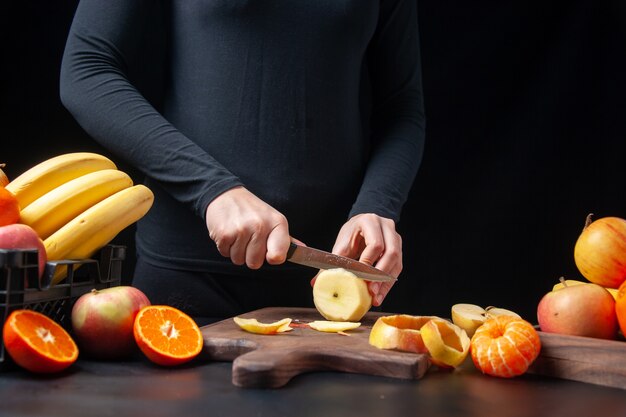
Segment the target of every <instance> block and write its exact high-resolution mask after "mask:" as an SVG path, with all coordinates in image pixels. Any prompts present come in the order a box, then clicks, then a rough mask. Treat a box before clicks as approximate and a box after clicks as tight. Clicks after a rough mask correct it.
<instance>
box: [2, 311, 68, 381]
mask: <svg viewBox="0 0 626 417" xmlns="http://www.w3.org/2000/svg"><path fill="white" fill-rule="evenodd" d="M2 337H3V342H4V346H5V348H6V350H7V352H8V353H9V355H10V356H11V358H12V359H13V360H14V361H15V363H17V364H18V365H20V366H21V367H23V368H25V369H27V370H29V371H31V372H38V373H53V372H59V371H62V370H63V369H65V368H67V367H68V366H70V365H71V364H73V363H74V362H76V359H78V347H77V346H76V343H74V340H73V339H72V337H71V336H70V334H69V333H68V332H67V331H66V330H65V329H63V327H61V326H60V325H59V324H58V323H57V322H55V321H54V320H52V319H51V318H50V317H48V316H45V315H44V314H42V313H39V312H36V311H32V310H23V309H20V310H15V311H13V312H12V313H11V314H10V315H9V317H8V318H7V320H6V321H5V323H4V327H3V330H2Z"/></svg>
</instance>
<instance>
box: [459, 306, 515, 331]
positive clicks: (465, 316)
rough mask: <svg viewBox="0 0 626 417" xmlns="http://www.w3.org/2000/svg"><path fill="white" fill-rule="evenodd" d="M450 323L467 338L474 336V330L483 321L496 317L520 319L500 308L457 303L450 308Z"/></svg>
mask: <svg viewBox="0 0 626 417" xmlns="http://www.w3.org/2000/svg"><path fill="white" fill-rule="evenodd" d="M451 310H452V322H453V323H454V324H456V325H457V326H459V327H460V328H462V329H463V330H465V332H466V333H467V335H468V336H469V337H472V336H473V335H474V332H476V329H477V328H478V327H480V326H481V325H482V324H483V323H484V322H485V320H487V319H488V318H490V317H496V316H513V317H520V316H519V314H517V313H515V312H514V311H511V310H507V309H505V308H500V307H492V306H489V307H487V308H483V307H481V306H479V305H476V304H468V303H458V304H454V305H453V306H452V309H451Z"/></svg>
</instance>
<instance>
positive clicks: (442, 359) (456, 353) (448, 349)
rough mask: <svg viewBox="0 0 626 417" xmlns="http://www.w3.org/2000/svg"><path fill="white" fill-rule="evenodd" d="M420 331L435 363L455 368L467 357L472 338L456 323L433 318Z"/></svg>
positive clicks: (443, 366)
mask: <svg viewBox="0 0 626 417" xmlns="http://www.w3.org/2000/svg"><path fill="white" fill-rule="evenodd" d="M420 332H421V334H422V340H423V342H424V346H426V349H427V350H428V353H429V354H430V360H431V362H432V363H433V364H435V365H437V366H439V367H442V368H455V367H457V366H459V365H460V364H461V363H463V361H464V360H465V358H467V356H468V354H469V350H470V338H469V336H468V335H467V332H466V331H465V330H464V329H462V328H461V327H459V326H457V325H456V324H454V323H451V322H450V321H448V320H444V319H432V320H429V321H428V322H426V324H424V325H423V326H422V327H421V329H420Z"/></svg>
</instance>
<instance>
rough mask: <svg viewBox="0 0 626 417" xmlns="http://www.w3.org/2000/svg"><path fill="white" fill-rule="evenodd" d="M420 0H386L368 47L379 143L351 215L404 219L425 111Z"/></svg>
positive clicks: (375, 137) (420, 150)
mask: <svg viewBox="0 0 626 417" xmlns="http://www.w3.org/2000/svg"><path fill="white" fill-rule="evenodd" d="M416 3H417V2H416V1H415V0H384V1H382V2H381V6H380V7H381V9H380V16H379V20H378V26H377V29H376V33H375V35H374V38H373V39H372V41H371V42H370V45H369V48H368V52H367V71H368V74H369V78H370V82H371V88H372V100H371V101H372V110H371V112H372V116H371V117H372V119H371V126H370V128H371V131H372V136H373V137H372V139H373V149H372V152H371V159H370V162H369V165H368V168H367V172H366V175H365V180H364V182H363V185H362V187H361V190H360V192H359V196H358V198H357V201H356V202H355V204H354V206H353V208H352V210H351V213H350V216H354V215H356V214H360V213H376V214H379V215H381V216H383V217H387V218H391V219H393V220H395V221H397V220H398V219H399V216H400V212H401V209H402V206H403V204H404V203H405V201H406V199H407V196H408V194H409V191H410V188H411V186H412V183H413V180H414V178H415V175H416V173H417V170H418V167H419V165H420V162H421V159H422V154H423V149H424V136H425V114H424V104H423V96H422V76H421V64H420V49H419V37H418V26H417V10H416V7H417V6H416Z"/></svg>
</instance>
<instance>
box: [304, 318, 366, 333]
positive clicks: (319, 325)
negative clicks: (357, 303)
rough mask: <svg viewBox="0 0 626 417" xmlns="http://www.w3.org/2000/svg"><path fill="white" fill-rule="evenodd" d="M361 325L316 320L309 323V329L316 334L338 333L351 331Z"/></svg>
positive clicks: (357, 323)
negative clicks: (315, 331)
mask: <svg viewBox="0 0 626 417" xmlns="http://www.w3.org/2000/svg"><path fill="white" fill-rule="evenodd" d="M360 325H361V323H359V322H353V321H327V320H316V321H312V322H310V323H309V327H310V328H311V329H313V330H317V331H318V332H326V333H339V332H345V331H347V330H353V329H356V328H357V327H359V326H360Z"/></svg>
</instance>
